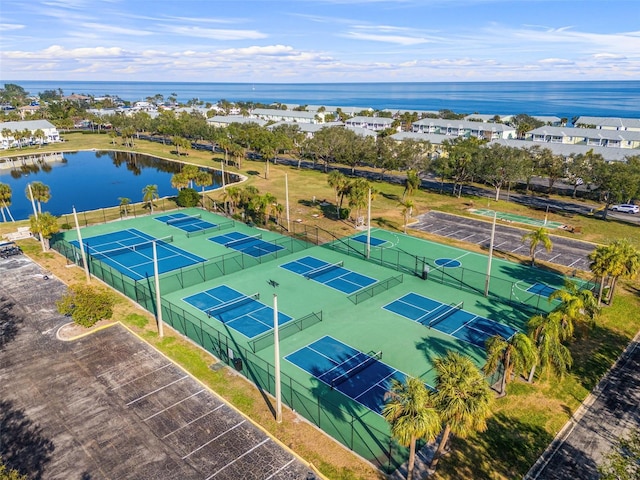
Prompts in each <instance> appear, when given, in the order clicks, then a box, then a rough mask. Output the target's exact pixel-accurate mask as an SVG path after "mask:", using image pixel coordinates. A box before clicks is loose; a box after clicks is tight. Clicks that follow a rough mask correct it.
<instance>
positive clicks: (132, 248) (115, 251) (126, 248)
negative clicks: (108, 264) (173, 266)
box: [86, 235, 173, 258]
mask: <svg viewBox="0 0 640 480" xmlns="http://www.w3.org/2000/svg"><path fill="white" fill-rule="evenodd" d="M153 242H156V243H157V244H161V243H172V242H173V235H169V236H168V237H163V238H157V239H155V240H148V241H145V242H141V243H136V244H134V245H123V246H122V247H117V248H112V249H111V250H103V251H101V252H97V251H95V249H94V248H93V247H91V246H89V245H86V247H87V252H89V254H90V255H91V256H92V257H93V258H109V257H114V256H116V255H120V254H122V253H128V252H137V251H138V250H142V249H145V248H148V247H150V246H151V245H153Z"/></svg>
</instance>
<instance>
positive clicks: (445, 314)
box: [420, 302, 464, 328]
mask: <svg viewBox="0 0 640 480" xmlns="http://www.w3.org/2000/svg"><path fill="white" fill-rule="evenodd" d="M462 307H464V302H460V303H458V304H456V305H449V307H448V308H447V309H446V310H445V311H443V312H441V313H439V314H438V315H436V316H435V317H433V318H431V319H430V320H429V323H428V325H429V328H431V327H433V326H434V325H437V324H438V323H440V322H442V321H443V320H444V319H445V318H448V317H450V316H451V315H453V314H454V313H456V312H457V311H458V310H462ZM420 323H422V324H423V325H424V322H420Z"/></svg>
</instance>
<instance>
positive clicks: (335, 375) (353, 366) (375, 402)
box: [285, 335, 406, 414]
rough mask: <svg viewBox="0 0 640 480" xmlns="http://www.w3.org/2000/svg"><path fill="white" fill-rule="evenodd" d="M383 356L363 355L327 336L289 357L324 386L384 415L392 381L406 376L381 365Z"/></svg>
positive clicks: (288, 358)
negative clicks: (386, 395)
mask: <svg viewBox="0 0 640 480" xmlns="http://www.w3.org/2000/svg"><path fill="white" fill-rule="evenodd" d="M381 357H382V352H378V353H374V352H371V353H363V352H361V351H360V350H357V349H355V348H353V347H350V346H349V345H346V344H345V343H342V342H341V341H339V340H336V339H335V338H333V337H330V336H328V335H327V336H324V337H322V338H320V339H319V340H316V341H315V342H313V343H310V344H309V345H307V346H306V347H302V348H301V349H299V350H296V351H295V352H293V353H290V354H289V355H287V356H286V357H285V359H287V360H288V361H290V362H291V363H293V364H294V365H295V366H297V367H299V368H301V369H302V370H304V371H305V372H307V373H309V374H310V375H313V376H314V377H315V378H317V379H318V380H320V381H321V382H322V383H324V384H326V385H328V386H329V387H331V389H335V390H338V391H339V392H341V393H343V394H344V395H346V396H347V397H349V398H351V399H353V400H355V401H356V402H358V403H359V404H361V405H364V406H365V407H367V408H368V409H370V410H373V411H374V412H376V413H378V414H380V413H381V412H382V407H383V406H384V403H385V398H384V396H385V393H386V392H388V391H389V389H390V388H391V380H392V379H394V378H395V379H396V380H398V381H399V382H404V380H405V378H406V375H405V374H404V373H402V372H400V371H399V370H396V369H395V368H392V367H390V366H389V365H387V364H386V363H383V362H381V361H380V358H381Z"/></svg>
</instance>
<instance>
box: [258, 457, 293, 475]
mask: <svg viewBox="0 0 640 480" xmlns="http://www.w3.org/2000/svg"><path fill="white" fill-rule="evenodd" d="M293 462H294V459H293V458H292V459H291V460H289V461H288V462H287V463H285V464H284V465H283V466H281V467H280V468H279V469H278V470H276V471H275V472H273V473H272V474H271V475H269V476H268V477H267V478H265V479H264V480H269V479H270V478H273V477H275V476H276V475H277V474H279V473H280V472H281V471H283V470H284V469H285V468H287V467H288V466H289V465H291V464H292V463H293Z"/></svg>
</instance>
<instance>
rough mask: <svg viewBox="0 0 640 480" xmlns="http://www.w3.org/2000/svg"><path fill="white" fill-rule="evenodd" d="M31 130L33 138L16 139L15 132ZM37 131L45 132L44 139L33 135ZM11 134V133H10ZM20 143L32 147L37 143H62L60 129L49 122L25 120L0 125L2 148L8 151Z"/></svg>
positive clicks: (0, 145) (0, 143)
mask: <svg viewBox="0 0 640 480" xmlns="http://www.w3.org/2000/svg"><path fill="white" fill-rule="evenodd" d="M24 130H29V131H30V132H31V135H32V136H31V137H27V138H24V137H23V138H18V139H16V138H15V136H14V133H13V132H22V131H24ZM36 130H42V131H43V132H44V137H43V138H36V137H34V136H33V134H34V133H35V132H36ZM9 132H11V133H9ZM18 141H19V142H20V143H21V144H22V145H30V144H31V145H32V144H36V143H42V144H44V143H52V142H59V141H60V134H59V133H58V129H57V128H56V127H55V125H53V124H52V123H51V122H49V121H48V120H25V121H21V122H2V123H0V148H2V149H7V148H11V147H14V146H18Z"/></svg>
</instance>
